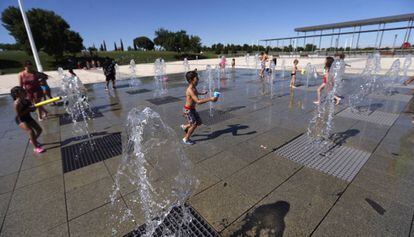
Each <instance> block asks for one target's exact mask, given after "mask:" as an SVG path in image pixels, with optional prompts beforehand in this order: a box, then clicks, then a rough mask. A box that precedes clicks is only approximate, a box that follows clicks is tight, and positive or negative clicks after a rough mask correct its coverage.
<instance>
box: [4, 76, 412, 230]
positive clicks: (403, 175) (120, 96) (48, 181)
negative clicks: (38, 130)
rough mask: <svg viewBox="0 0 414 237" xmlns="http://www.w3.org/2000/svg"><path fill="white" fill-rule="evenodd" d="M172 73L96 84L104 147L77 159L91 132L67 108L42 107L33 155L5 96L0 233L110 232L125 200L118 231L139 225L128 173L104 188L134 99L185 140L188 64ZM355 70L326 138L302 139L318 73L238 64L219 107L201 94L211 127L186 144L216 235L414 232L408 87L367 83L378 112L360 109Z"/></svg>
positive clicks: (205, 215) (198, 208)
mask: <svg viewBox="0 0 414 237" xmlns="http://www.w3.org/2000/svg"><path fill="white" fill-rule="evenodd" d="M168 78H169V80H168V82H165V83H164V85H162V86H163V87H162V88H163V89H164V91H163V92H165V93H163V94H160V91H159V88H156V86H155V84H154V83H153V77H142V78H140V81H141V84H140V86H139V87H138V88H129V87H128V81H127V80H124V81H119V82H118V83H119V87H118V89H116V90H110V91H105V90H104V84H103V83H96V84H88V85H87V88H88V97H89V99H90V103H91V105H92V110H93V112H94V114H95V118H94V119H93V120H91V121H90V122H89V124H90V126H91V128H92V132H93V135H94V136H93V139H94V140H95V141H96V144H101V148H100V149H99V151H94V152H90V154H88V155H87V156H86V155H79V154H78V157H77V158H75V157H76V156H77V154H75V153H76V151H77V149H76V148H77V147H79V144H81V143H82V142H84V141H85V138H84V137H81V138H76V137H74V135H73V131H72V124H71V123H70V122H65V119H64V117H62V115H63V113H64V109H63V107H61V106H60V107H59V106H54V107H52V106H49V107H48V109H49V110H50V112H51V113H52V114H54V116H52V117H51V118H49V119H48V120H46V121H43V122H41V126H42V127H43V130H44V132H43V134H42V136H41V138H40V142H42V143H44V144H45V148H47V152H45V153H43V154H42V155H34V154H33V152H32V145H31V144H29V141H28V138H27V135H26V134H24V133H23V132H22V131H21V130H20V129H19V128H18V127H17V126H16V124H15V122H14V114H15V113H14V111H13V108H12V100H11V98H10V96H3V97H1V98H0V107H1V112H2V116H1V117H0V121H1V126H0V137H1V138H0V151H1V155H0V157H1V158H0V220H1V229H0V236H1V237H6V236H7V237H8V236H54V237H57V236H67V237H68V236H71V237H75V236H111V233H112V230H111V229H112V227H113V226H114V223H113V220H112V219H111V216H112V215H113V214H114V213H115V212H116V210H123V209H125V208H126V207H129V208H131V209H132V210H133V212H134V214H136V215H137V218H136V220H137V223H136V224H132V223H130V222H125V223H121V224H120V225H118V227H117V229H118V232H117V234H116V235H117V236H123V235H126V234H128V233H130V232H131V231H133V230H134V229H135V228H137V227H138V226H139V225H142V224H143V223H142V217H140V216H139V215H140V210H139V209H140V207H139V206H137V204H134V203H133V202H132V201H131V199H130V197H131V195H132V194H134V192H137V190H134V189H133V188H132V185H130V184H129V183H128V182H124V183H122V187H121V191H120V195H119V196H118V197H117V198H118V199H119V200H120V202H118V205H117V206H116V207H114V206H112V205H111V203H110V199H109V196H110V194H111V193H112V190H113V184H114V176H115V174H116V172H117V168H118V165H119V163H120V161H121V156H122V154H121V152H122V151H121V149H122V145H121V141H122V135H123V134H125V131H124V129H125V126H124V125H125V122H126V116H127V114H128V112H129V111H130V109H132V108H135V107H137V108H141V109H143V108H145V107H151V108H152V109H153V110H155V111H157V112H158V113H159V114H160V115H161V117H162V119H163V121H164V122H166V124H168V125H169V126H170V127H171V128H173V129H174V130H175V132H176V134H177V139H181V137H182V136H183V131H182V130H181V129H180V124H182V123H184V121H185V120H184V117H183V116H182V112H181V111H182V106H183V105H184V91H185V87H186V82H185V80H184V75H183V74H182V73H177V74H170V75H168ZM200 78H201V83H200V85H199V89H201V90H202V89H203V88H204V89H206V82H205V81H206V73H205V71H201V72H200ZM358 79H359V78H358V76H357V75H355V74H354V75H347V76H346V77H345V79H344V89H343V90H342V91H341V92H340V93H341V95H342V96H344V97H345V98H344V99H343V100H342V101H343V103H341V105H339V106H337V107H336V114H335V117H334V127H333V136H332V141H333V142H332V146H330V147H329V149H328V150H323V151H318V150H312V149H311V148H309V147H310V146H308V145H307V142H308V140H307V137H306V132H307V128H308V124H309V121H310V119H311V118H312V117H313V116H314V111H315V108H316V106H315V105H314V104H313V103H312V102H313V100H314V99H315V98H316V92H315V90H316V86H317V85H318V84H319V83H320V79H318V80H315V81H312V82H311V86H310V87H305V86H303V85H302V86H299V87H298V88H297V89H295V90H290V89H289V78H285V79H281V78H280V73H278V74H277V75H276V81H275V83H274V87H273V88H274V89H273V90H272V89H271V88H270V86H269V85H270V83H269V82H268V81H266V80H264V81H262V80H259V79H258V77H257V74H256V71H254V70H249V69H235V70H231V69H230V70H229V71H228V75H227V77H226V78H225V79H222V80H221V81H220V91H221V93H222V94H221V97H220V99H219V101H218V102H217V103H215V104H214V114H213V116H212V117H210V111H209V105H208V104H205V105H200V106H198V108H197V109H198V111H199V112H200V115H201V117H202V120H203V121H204V124H205V125H204V126H202V127H200V128H199V129H197V130H196V132H195V134H194V136H193V140H194V141H195V142H196V144H195V145H192V146H184V151H185V153H186V155H187V157H188V158H189V159H190V160H191V161H192V162H193V163H194V169H195V170H194V173H195V174H196V175H197V178H198V179H199V180H200V185H199V186H198V187H197V190H196V191H195V192H194V193H193V195H192V196H191V197H190V199H189V201H188V203H189V205H191V207H192V208H193V209H194V210H195V212H197V213H198V214H199V215H200V216H201V218H202V219H203V220H204V221H206V222H207V223H208V225H209V226H210V227H212V228H213V229H214V231H215V232H217V233H218V234H220V235H221V236H282V235H283V236H309V235H312V236H410V234H411V235H412V234H414V230H413V215H414V181H413V178H412V177H413V176H412V175H414V127H413V124H412V122H411V121H412V114H409V113H404V110H405V109H406V107H407V105H408V103H412V91H411V89H412V88H409V87H400V86H396V87H395V90H396V91H398V93H396V94H394V95H392V96H384V95H381V94H375V95H371V96H369V100H370V103H371V107H372V108H371V109H372V111H373V112H371V113H370V114H363V115H355V114H353V113H351V112H350V111H349V107H348V104H347V102H346V101H347V95H349V94H350V93H352V92H353V91H355V90H357V89H358V88H357V87H356V86H354V84H355V83H354V82H355V81H356V80H358ZM298 82H301V83H304V79H303V78H301V77H299V78H298ZM165 89H166V91H165ZM410 100H411V102H410ZM102 144H103V145H102ZM74 159H82V160H74ZM114 209H116V210H114ZM140 220H141V223H140Z"/></svg>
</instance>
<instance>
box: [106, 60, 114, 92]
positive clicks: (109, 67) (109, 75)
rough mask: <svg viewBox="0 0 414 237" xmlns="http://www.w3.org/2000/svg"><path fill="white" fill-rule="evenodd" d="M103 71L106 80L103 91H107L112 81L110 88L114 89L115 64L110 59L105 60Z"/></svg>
mask: <svg viewBox="0 0 414 237" xmlns="http://www.w3.org/2000/svg"><path fill="white" fill-rule="evenodd" d="M103 71H104V74H105V78H106V87H105V90H108V89H109V82H110V81H112V87H113V88H114V89H116V87H115V73H116V72H115V62H114V61H113V60H112V59H110V58H106V61H105V65H104V67H103Z"/></svg>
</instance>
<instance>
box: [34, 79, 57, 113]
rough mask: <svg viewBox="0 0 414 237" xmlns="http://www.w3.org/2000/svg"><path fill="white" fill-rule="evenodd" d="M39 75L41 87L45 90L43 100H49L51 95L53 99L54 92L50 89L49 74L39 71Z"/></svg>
mask: <svg viewBox="0 0 414 237" xmlns="http://www.w3.org/2000/svg"><path fill="white" fill-rule="evenodd" d="M37 75H38V77H39V85H40V88H42V92H43V100H47V97H49V99H52V98H53V97H52V93H51V91H50V87H49V85H48V84H47V79H49V76H48V75H46V74H44V73H42V72H38V73H37ZM53 105H56V103H55V102H53Z"/></svg>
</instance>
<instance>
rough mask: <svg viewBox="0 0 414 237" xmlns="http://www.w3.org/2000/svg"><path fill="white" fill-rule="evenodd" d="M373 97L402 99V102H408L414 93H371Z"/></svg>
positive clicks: (370, 96)
mask: <svg viewBox="0 0 414 237" xmlns="http://www.w3.org/2000/svg"><path fill="white" fill-rule="evenodd" d="M368 97H369V98H372V99H380V100H393V101H400V102H408V101H410V100H411V98H412V97H413V96H412V95H405V94H401V93H397V94H393V95H381V94H371V95H369V96H368Z"/></svg>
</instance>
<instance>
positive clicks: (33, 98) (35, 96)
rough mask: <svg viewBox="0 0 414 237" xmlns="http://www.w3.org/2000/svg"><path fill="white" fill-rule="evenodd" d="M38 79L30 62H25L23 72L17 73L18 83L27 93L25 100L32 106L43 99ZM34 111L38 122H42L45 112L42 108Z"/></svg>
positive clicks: (45, 115)
mask: <svg viewBox="0 0 414 237" xmlns="http://www.w3.org/2000/svg"><path fill="white" fill-rule="evenodd" d="M39 79H40V78H39V77H38V76H37V74H36V73H35V72H34V71H33V69H32V63H31V62H30V61H26V62H25V63H24V70H23V71H22V72H20V73H19V83H20V86H21V87H23V89H25V91H26V93H27V97H26V98H27V99H28V100H29V101H30V102H32V103H33V104H36V103H39V102H40V101H41V99H42V97H43V92H42V88H41V87H40V81H39ZM36 111H37V115H38V119H39V121H42V120H43V118H46V117H47V111H46V109H44V108H43V107H42V106H41V107H39V108H38V109H37V110H36Z"/></svg>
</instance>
